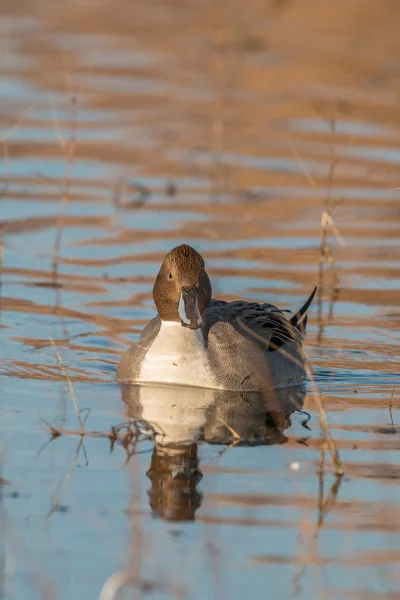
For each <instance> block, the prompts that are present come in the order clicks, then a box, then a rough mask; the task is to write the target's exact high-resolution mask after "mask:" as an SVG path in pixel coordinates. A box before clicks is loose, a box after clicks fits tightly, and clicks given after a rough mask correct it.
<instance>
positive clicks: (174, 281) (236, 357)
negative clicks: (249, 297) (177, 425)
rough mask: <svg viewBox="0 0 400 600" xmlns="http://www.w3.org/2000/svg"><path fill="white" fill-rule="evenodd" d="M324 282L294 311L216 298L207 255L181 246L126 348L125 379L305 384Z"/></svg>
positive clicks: (225, 386)
mask: <svg viewBox="0 0 400 600" xmlns="http://www.w3.org/2000/svg"><path fill="white" fill-rule="evenodd" d="M316 289H317V288H315V289H314V291H313V292H312V294H311V295H310V297H309V298H308V300H307V301H306V302H305V304H304V305H303V306H302V307H301V308H300V309H299V310H298V311H297V312H296V313H295V314H294V315H293V316H291V317H286V315H285V311H283V310H280V309H279V308H278V307H277V306H274V305H273V304H267V303H263V304H259V303H258V302H244V301H235V302H225V301H223V300H215V299H213V298H212V289H211V283H210V279H209V277H208V275H207V272H206V270H205V265H204V259H203V257H202V256H201V255H200V254H199V253H198V252H197V251H196V250H194V248H192V247H191V246H188V245H181V246H177V247H176V248H174V249H173V250H171V251H170V252H169V253H168V254H167V255H166V257H165V258H164V261H163V263H162V265H161V268H160V270H159V272H158V275H157V278H156V281H155V284H154V288H153V298H154V303H155V305H156V308H157V311H158V314H157V316H156V317H155V318H154V319H152V320H151V321H150V323H149V324H148V325H147V326H146V327H145V328H144V330H143V332H142V335H141V338H140V342H139V343H138V344H136V345H135V346H132V347H131V348H129V349H128V350H127V351H126V352H125V354H124V355H123V356H122V358H121V361H120V363H119V366H118V379H119V381H120V382H121V383H142V384H143V383H144V384H154V383H156V384H160V383H161V384H166V383H168V384H175V385H187V386H195V387H202V388H211V389H221V390H231V391H261V390H264V389H268V388H271V387H274V388H282V387H288V386H292V385H298V384H300V383H301V382H302V381H304V380H305V378H306V370H305V360H306V359H305V355H304V352H303V349H302V340H303V336H304V334H305V330H306V324H307V315H306V311H307V309H308V308H309V306H310V304H311V302H312V300H313V298H314V295H315V292H316Z"/></svg>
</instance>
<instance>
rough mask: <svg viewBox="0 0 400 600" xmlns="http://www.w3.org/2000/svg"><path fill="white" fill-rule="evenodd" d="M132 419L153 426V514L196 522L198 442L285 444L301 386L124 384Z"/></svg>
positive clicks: (300, 401)
mask: <svg viewBox="0 0 400 600" xmlns="http://www.w3.org/2000/svg"><path fill="white" fill-rule="evenodd" d="M122 398H123V401H124V402H125V404H126V405H127V407H128V416H129V417H130V418H135V419H140V420H142V421H144V422H145V423H148V424H149V426H150V427H151V428H152V429H153V430H154V433H155V438H156V445H155V447H154V450H153V454H152V458H151V465H150V468H149V470H148V471H147V476H148V477H149V479H150V481H151V487H150V489H149V491H148V495H149V503H150V507H151V510H152V513H153V515H154V516H158V517H160V518H162V519H165V520H168V521H190V520H194V519H195V516H196V511H197V509H198V508H199V507H200V505H201V501H202V494H201V492H200V491H199V490H198V489H197V486H198V484H199V482H200V481H201V479H202V474H201V471H200V462H199V457H198V443H199V442H207V443H210V444H221V445H226V446H228V445H230V444H232V442H235V443H236V444H241V445H246V444H247V445H272V444H284V443H285V442H286V440H287V438H286V436H285V434H284V431H285V429H287V428H288V427H289V426H290V424H291V421H290V415H291V414H292V413H293V412H294V411H295V410H297V409H299V408H301V407H302V406H303V402H304V398H305V388H304V386H297V387H292V388H285V389H279V390H269V391H266V392H263V393H258V392H228V391H222V390H211V389H204V388H189V387H178V386H167V385H165V386H161V385H152V386H150V385H146V386H143V385H142V386H137V385H123V386H122Z"/></svg>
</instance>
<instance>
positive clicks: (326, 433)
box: [237, 319, 344, 475]
mask: <svg viewBox="0 0 400 600" xmlns="http://www.w3.org/2000/svg"><path fill="white" fill-rule="evenodd" d="M237 322H238V324H239V325H240V327H242V329H243V330H244V331H246V332H247V333H248V334H249V335H250V336H252V337H253V338H255V339H257V340H258V341H259V342H261V343H262V344H264V345H266V344H268V345H269V346H270V347H272V348H273V349H274V350H275V351H277V352H279V353H280V354H282V356H285V357H286V358H288V359H289V360H291V361H292V362H293V364H295V365H297V366H298V367H300V368H303V367H304V368H305V371H306V374H307V377H308V378H309V380H310V382H311V387H312V391H313V399H314V401H315V404H316V405H317V408H318V413H319V420H320V425H321V430H322V433H323V440H322V443H324V441H325V440H326V443H327V445H328V448H329V451H330V454H331V457H332V461H333V463H334V465H335V467H336V473H337V474H338V475H343V473H344V471H343V465H342V462H341V460H340V457H339V451H338V449H337V446H336V443H335V440H334V438H333V436H332V434H331V432H330V429H329V425H328V419H327V416H326V412H325V409H324V407H323V405H322V400H321V396H320V394H319V392H318V389H317V386H316V384H315V380H314V376H313V373H312V370H311V367H310V365H309V363H308V360H307V359H305V362H304V365H303V363H302V362H301V361H300V360H298V359H297V358H296V357H294V356H292V355H291V354H290V353H289V352H286V350H284V349H283V348H282V347H280V346H277V345H276V344H274V343H273V342H271V341H270V340H265V339H264V338H263V337H262V336H260V335H258V334H257V333H256V332H255V331H253V330H252V329H250V328H249V327H247V325H245V323H244V322H243V321H242V320H241V319H237Z"/></svg>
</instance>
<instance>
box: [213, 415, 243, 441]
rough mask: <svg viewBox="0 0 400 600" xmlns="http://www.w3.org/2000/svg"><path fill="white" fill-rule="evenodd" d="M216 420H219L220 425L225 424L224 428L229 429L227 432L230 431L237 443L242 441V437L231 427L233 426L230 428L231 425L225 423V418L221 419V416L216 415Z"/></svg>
mask: <svg viewBox="0 0 400 600" xmlns="http://www.w3.org/2000/svg"><path fill="white" fill-rule="evenodd" d="M216 418H217V420H218V421H219V422H220V423H222V424H223V425H224V426H225V427H226V428H227V430H228V431H230V432H231V434H232V435H233V437H234V439H235V440H236V442H239V441H241V439H242V438H241V437H240V435H239V434H238V433H237V431H235V430H234V429H233V427H231V426H230V425H229V424H228V423H227V422H226V421H225V419H223V418H222V417H220V416H219V415H216Z"/></svg>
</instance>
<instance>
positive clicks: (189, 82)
mask: <svg viewBox="0 0 400 600" xmlns="http://www.w3.org/2000/svg"><path fill="white" fill-rule="evenodd" d="M399 19H400V8H399V7H398V3H397V2H394V1H392V0H383V1H381V2H379V3H376V2H373V1H372V0H363V1H362V2H361V1H358V0H352V1H351V2H344V1H342V0H338V1H336V2H335V3H333V4H332V3H328V4H327V3H321V2H318V1H317V0H291V1H285V0H280V1H277V0H275V1H272V0H271V1H270V2H264V3H260V2H258V1H256V0H251V2H250V3H247V5H246V10H244V8H243V3H240V2H237V1H236V0H229V1H226V2H221V3H214V2H211V1H209V0H204V1H201V2H200V1H193V2H181V1H180V0H178V1H170V0H157V1H155V2H151V3H142V4H139V3H137V2H128V1H127V0H120V1H119V2H118V3H117V4H115V3H111V2H97V1H94V2H90V3H82V2H77V1H76V0H69V1H68V2H63V3H54V2H49V1H47V0H43V1H41V2H40V3H31V2H25V1H20V2H18V3H16V2H14V3H12V2H3V10H2V15H1V19H0V31H1V52H0V67H1V71H0V77H1V80H0V86H1V88H0V89H1V99H0V129H1V133H0V142H1V149H2V161H1V164H0V198H1V200H0V232H1V248H2V260H1V265H2V268H1V312H0V349H1V350H0V351H1V359H0V390H1V402H0V411H1V419H0V428H1V436H0V439H1V446H0V454H1V459H0V464H1V473H0V476H1V478H2V479H1V481H2V484H0V492H1V502H0V527H1V536H0V537H1V550H0V598H2V599H4V600H16V599H18V600H21V599H24V600H25V599H26V600H30V599H35V600H36V599H37V598H45V599H47V598H60V599H65V600H67V599H70V598H85V599H92V598H93V599H97V598H99V596H100V594H101V590H102V589H103V593H105V591H106V589H107V588H103V586H104V585H105V584H106V581H107V579H108V578H109V577H112V575H113V574H115V573H119V572H121V573H122V575H121V577H122V579H123V578H124V577H126V578H127V580H129V581H130V582H131V584H130V585H128V586H126V590H125V596H124V595H123V593H122V590H121V591H120V593H119V596H117V597H118V598H123V597H125V598H137V597H141V596H143V597H145V596H146V595H148V596H149V597H150V596H151V597H154V598H159V599H163V598H190V599H203V598H216V599H218V600H219V599H224V598H225V599H227V600H228V599H229V600H237V599H240V598H242V597H243V596H249V595H251V596H252V598H254V600H258V599H260V600H261V599H264V598H265V597H266V596H268V597H271V598H276V599H278V598H279V599H280V598H299V599H303V598H310V597H311V598H332V599H337V600H339V599H340V600H343V599H345V598H349V599H350V598H351V599H355V598H359V599H363V600H365V599H368V600H370V599H371V600H372V599H373V600H376V599H383V598H385V599H386V598H390V599H392V598H397V597H398V595H399V594H400V581H399V570H398V563H399V560H400V541H399V540H400V536H399V533H400V525H399V523H400V508H399V507H400V487H399V477H400V471H399V467H398V462H399V460H398V458H399V455H398V454H397V452H399V450H400V441H399V419H400V416H399V414H400V413H399V408H400V396H399V393H400V392H398V391H396V389H395V386H396V385H397V386H398V384H399V381H400V377H399V361H398V356H399V341H400V335H399V323H400V312H399V301H400V277H399V275H400V245H399V231H400V209H399V194H400V191H399V188H400V181H399V161H400V145H399V139H400V136H399V134H400V110H399V102H398V99H399V94H400V77H399V74H400V72H399V64H398V60H397V57H398V56H399V52H400V42H399V36H398V25H399ZM324 211H328V212H329V214H330V215H331V216H332V218H333V221H334V223H335V225H336V227H337V228H338V230H339V232H340V235H341V237H342V239H343V241H344V245H342V244H341V243H340V240H339V239H338V237H337V235H336V234H335V232H334V231H333V230H332V228H328V233H327V238H326V247H324V248H325V249H324V248H323V251H321V218H322V215H323V212H324ZM57 231H59V233H61V237H58V236H57ZM57 237H58V239H59V241H60V247H59V260H58V261H56V269H55V271H54V268H53V263H54V257H55V249H57V241H56V240H57ZM322 241H323V240H322ZM182 242H186V243H190V244H191V245H193V246H195V247H196V248H197V249H198V250H199V251H201V252H202V253H203V255H204V257H205V259H206V262H207V265H208V270H209V273H210V276H211V278H212V282H213V288H214V294H215V296H218V297H222V298H225V299H233V298H244V299H251V300H253V299H258V300H266V301H269V302H274V303H278V304H279V305H280V306H282V307H283V308H289V309H296V308H297V307H298V306H299V305H300V304H301V303H302V302H303V301H304V299H305V298H306V297H307V296H308V295H309V293H310V291H311V290H312V289H313V287H314V285H315V284H319V285H320V294H319V298H318V299H317V301H316V302H315V304H314V306H313V308H312V310H311V311H310V319H309V329H308V336H307V340H306V343H305V349H306V352H307V355H308V357H309V358H310V362H311V364H312V367H313V371H314V377H315V381H316V385H317V386H318V389H319V391H320V393H321V394H322V397H323V401H324V406H325V408H326V410H327V413H328V419H329V422H330V426H331V429H332V434H333V436H334V438H335V440H336V443H337V447H338V449H339V452H340V456H341V459H342V461H343V464H344V470H345V475H344V477H342V478H341V479H338V478H337V477H335V473H334V468H333V467H332V464H331V462H330V459H329V454H328V453H326V461H325V466H324V469H323V472H322V474H321V473H320V467H321V463H320V460H321V432H320V427H319V420H318V411H317V410H316V406H315V402H314V401H313V397H312V393H311V391H310V390H311V387H310V386H309V387H308V389H307V391H306V394H305V395H304V397H303V396H302V398H301V403H300V405H303V408H304V410H305V411H307V412H308V413H309V414H310V415H311V419H310V420H307V415H306V414H305V413H302V412H299V411H295V412H293V413H292V414H291V415H290V416H287V415H286V416H284V417H282V416H281V415H279V414H277V413H279V411H270V410H268V411H266V410H264V409H262V408H260V407H259V406H258V405H257V403H256V401H254V402H253V401H252V402H250V406H251V407H252V408H254V411H253V410H252V411H250V412H249V411H248V410H247V408H246V409H244V407H243V406H242V405H240V403H239V404H238V403H235V402H234V401H233V399H230V400H224V401H223V402H222V404H221V408H222V414H221V413H218V414H217V412H216V409H215V406H214V408H213V409H210V406H212V402H213V401H211V400H210V399H204V398H198V396H196V394H195V393H193V394H192V395H190V398H187V396H183V399H181V401H180V404H179V406H178V408H179V410H178V408H177V407H176V406H171V403H169V404H168V402H169V400H168V394H167V397H165V396H163V394H161V392H160V393H158V394H157V393H154V395H152V394H151V395H150V396H149V397H148V398H149V403H148V405H147V414H146V415H144V416H146V417H147V418H148V417H149V414H150V415H153V419H154V422H155V423H157V422H158V425H160V421H162V423H163V427H164V429H165V428H167V434H168V436H169V438H168V442H169V446H168V449H166V448H165V447H163V446H162V445H161V444H160V443H159V444H155V443H154V440H152V439H149V438H148V437H146V435H145V434H144V433H143V434H142V435H141V438H140V441H139V442H138V443H137V445H136V447H135V448H134V449H133V448H132V444H130V445H128V452H127V451H126V449H125V448H124V447H123V445H122V444H120V443H116V444H115V445H114V447H113V449H112V451H110V443H109V439H108V438H107V433H108V432H110V429H111V426H114V425H117V424H119V423H121V422H122V421H124V420H125V419H126V418H128V417H132V416H133V417H143V414H142V408H141V407H140V405H138V403H137V402H135V401H132V402H127V398H126V397H124V393H123V390H121V389H120V388H119V386H118V385H117V383H116V380H115V370H116V365H117V363H118V360H119V357H120V355H121V354H122V353H123V352H124V350H125V349H126V348H127V347H128V346H129V344H130V343H132V341H137V339H138V337H139V335H140V331H141V329H142V328H143V326H144V325H145V323H146V322H147V321H148V320H149V319H150V318H152V316H153V315H154V306H153V303H152V295H151V290H152V283H153V280H154V276H155V274H156V273H157V270H158V266H159V264H160V261H161V260H162V258H163V256H164V254H165V253H166V252H167V251H168V250H169V249H170V248H171V247H173V246H174V245H176V244H179V243H182ZM321 256H322V258H321ZM321 263H322V265H323V272H322V274H321V271H320V266H321ZM50 338H51V339H52V340H53V343H54V345H55V347H54V345H53V344H52V342H51V341H50ZM57 355H58V358H57ZM60 361H61V362H62V365H63V368H65V369H66V370H67V374H68V377H69V378H70V380H71V381H72V383H73V388H74V393H75V395H76V399H77V402H78V405H79V407H80V409H90V414H89V416H88V418H87V421H86V423H85V428H86V430H87V431H89V432H102V433H104V434H105V437H93V436H86V437H85V438H84V440H83V443H80V438H79V436H78V435H76V432H77V431H78V429H79V424H78V422H77V417H76V414H75V411H74V406H73V402H72V399H71V395H70V390H69V387H68V385H67V381H66V378H65V371H64V370H63V368H62V367H61V366H60ZM393 390H394V392H393ZM133 396H135V395H134V394H133ZM271 412H272V413H273V415H272V416H271ZM85 415H87V411H86V412H84V413H83V416H85ZM217 417H221V418H222V421H221V420H220V419H218V418H217ZM45 422H47V423H49V424H51V425H52V426H54V427H56V428H60V429H61V428H62V429H64V430H74V432H75V433H73V432H72V433H71V432H70V433H68V434H67V435H63V436H60V437H58V438H57V439H54V440H53V441H51V442H50V443H48V444H47V445H46V442H48V441H49V440H50V439H51V436H50V433H49V427H48V425H46V423H45ZM224 423H225V424H227V425H229V427H230V428H232V430H234V431H236V432H237V433H239V435H240V436H241V438H242V440H241V442H240V443H233V444H232V442H235V439H234V437H233V434H232V431H231V429H229V428H228V427H226V425H225V424H224ZM164 433H165V431H164ZM182 440H185V441H186V442H188V443H187V444H186V445H185V446H184V447H182V445H180V444H178V442H182ZM132 450H133V451H132ZM132 582H134V585H133V584H132ZM107 597H112V596H107ZM103 598H104V596H103Z"/></svg>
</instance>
